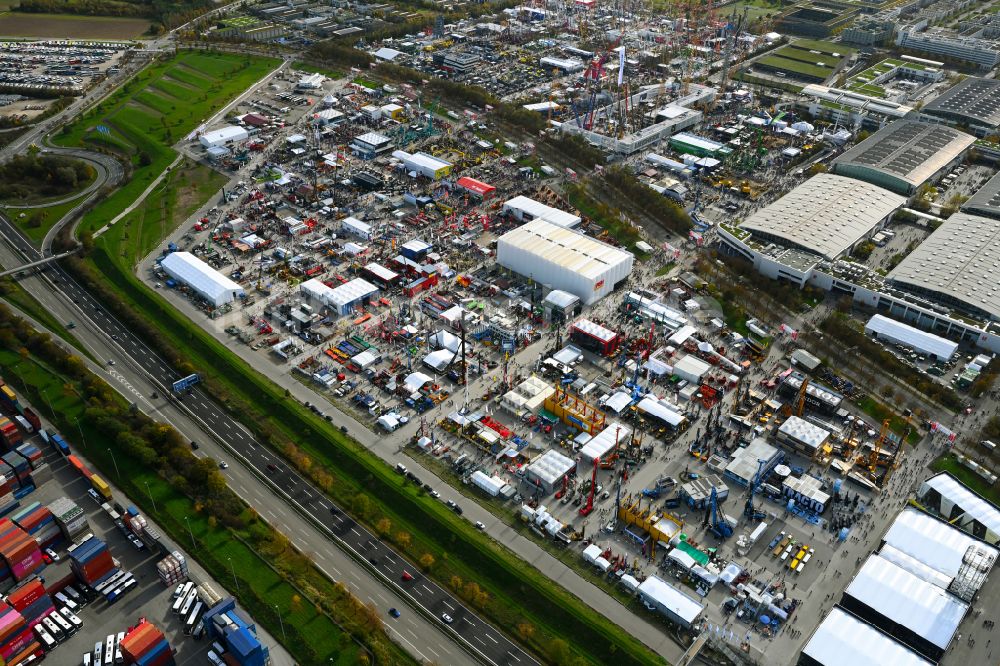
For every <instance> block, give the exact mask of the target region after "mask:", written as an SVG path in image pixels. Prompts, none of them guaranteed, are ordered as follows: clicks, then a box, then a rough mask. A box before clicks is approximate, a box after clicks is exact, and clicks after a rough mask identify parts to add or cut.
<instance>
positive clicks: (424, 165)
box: [392, 150, 452, 180]
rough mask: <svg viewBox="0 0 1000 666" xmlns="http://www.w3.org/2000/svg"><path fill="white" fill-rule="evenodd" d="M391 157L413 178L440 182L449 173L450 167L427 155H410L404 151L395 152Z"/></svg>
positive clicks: (444, 162) (448, 164)
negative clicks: (417, 177) (401, 164)
mask: <svg viewBox="0 0 1000 666" xmlns="http://www.w3.org/2000/svg"><path fill="white" fill-rule="evenodd" d="M392 156H393V157H395V158H396V159H397V160H399V161H400V162H402V163H403V167H404V168H405V169H406V171H407V172H409V174H410V175H411V176H413V177H416V176H423V177H424V178H430V179H431V180H440V179H441V178H444V177H445V176H447V175H448V174H450V173H451V168H452V165H451V163H450V162H446V161H444V160H442V159H438V158H437V157H434V156H433V155H428V154H427V153H413V154H410V153H408V152H406V151H404V150H397V151H394V152H393V153H392Z"/></svg>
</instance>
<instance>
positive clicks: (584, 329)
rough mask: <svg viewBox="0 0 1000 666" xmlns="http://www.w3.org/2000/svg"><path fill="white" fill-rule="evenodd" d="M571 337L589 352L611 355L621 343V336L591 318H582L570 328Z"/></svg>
mask: <svg viewBox="0 0 1000 666" xmlns="http://www.w3.org/2000/svg"><path fill="white" fill-rule="evenodd" d="M569 339H570V340H572V341H573V342H574V343H576V344H577V345H579V346H580V347H582V348H583V349H586V350H587V351H589V352H593V353H595V354H600V355H601V356H609V355H610V354H612V353H613V352H614V351H615V350H616V349H618V345H619V344H621V336H619V335H618V333H616V332H615V331H612V330H611V329H609V328H605V327H604V326H601V325H600V324H597V323H594V322H592V321H590V320H589V319H580V320H578V321H577V322H576V323H575V324H573V325H572V326H571V327H570V329H569Z"/></svg>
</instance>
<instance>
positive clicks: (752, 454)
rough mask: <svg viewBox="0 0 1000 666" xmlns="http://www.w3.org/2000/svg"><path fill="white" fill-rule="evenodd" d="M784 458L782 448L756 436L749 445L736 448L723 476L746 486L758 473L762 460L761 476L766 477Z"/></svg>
mask: <svg viewBox="0 0 1000 666" xmlns="http://www.w3.org/2000/svg"><path fill="white" fill-rule="evenodd" d="M784 459H785V454H784V453H782V452H781V450H779V449H778V448H776V447H774V446H772V445H771V444H770V443H768V441H767V440H766V439H763V438H762V437H756V438H754V440H753V441H751V442H750V444H749V445H748V446H746V447H743V448H738V449H736V452H735V453H734V454H733V459H732V460H730V461H729V464H727V465H726V468H725V470H723V472H722V476H723V477H725V478H726V479H728V480H729V481H734V482H736V483H737V484H738V485H740V486H743V487H744V488H746V487H747V486H749V485H750V482H751V481H752V480H753V478H754V476H755V475H756V474H757V470H758V468H759V467H760V461H762V460H763V461H764V467H763V469H762V470H761V478H762V479H766V478H767V477H768V476H770V475H771V472H773V471H774V468H775V467H777V466H778V465H780V464H781V461H782V460H784Z"/></svg>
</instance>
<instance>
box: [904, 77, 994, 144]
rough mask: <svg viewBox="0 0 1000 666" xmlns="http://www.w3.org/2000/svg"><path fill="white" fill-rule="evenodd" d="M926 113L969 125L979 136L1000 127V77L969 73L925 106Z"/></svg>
mask: <svg viewBox="0 0 1000 666" xmlns="http://www.w3.org/2000/svg"><path fill="white" fill-rule="evenodd" d="M923 117H924V118H926V119H928V120H931V121H934V122H944V123H947V124H949V125H960V126H963V127H968V128H969V129H970V130H971V131H972V133H973V134H975V135H977V136H986V135H989V134H996V133H997V131H1000V81H998V80H997V79H981V78H976V77H974V76H970V77H966V78H965V79H963V80H962V81H960V82H959V83H958V84H956V85H955V86H953V87H952V88H950V89H948V90H946V91H945V92H944V94H942V95H939V96H938V97H935V98H934V99H933V100H931V101H930V102H928V103H927V105H926V106H925V107H924V108H923Z"/></svg>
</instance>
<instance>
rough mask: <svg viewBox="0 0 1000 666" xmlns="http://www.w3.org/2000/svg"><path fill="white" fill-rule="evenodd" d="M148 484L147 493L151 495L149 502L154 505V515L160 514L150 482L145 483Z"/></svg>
mask: <svg viewBox="0 0 1000 666" xmlns="http://www.w3.org/2000/svg"><path fill="white" fill-rule="evenodd" d="M143 483H145V484H146V492H147V493H149V501H150V502H152V503H153V513H159V512H160V510H159V509H157V508H156V500H155V499H153V491H152V490H150V489H149V481H143Z"/></svg>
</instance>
